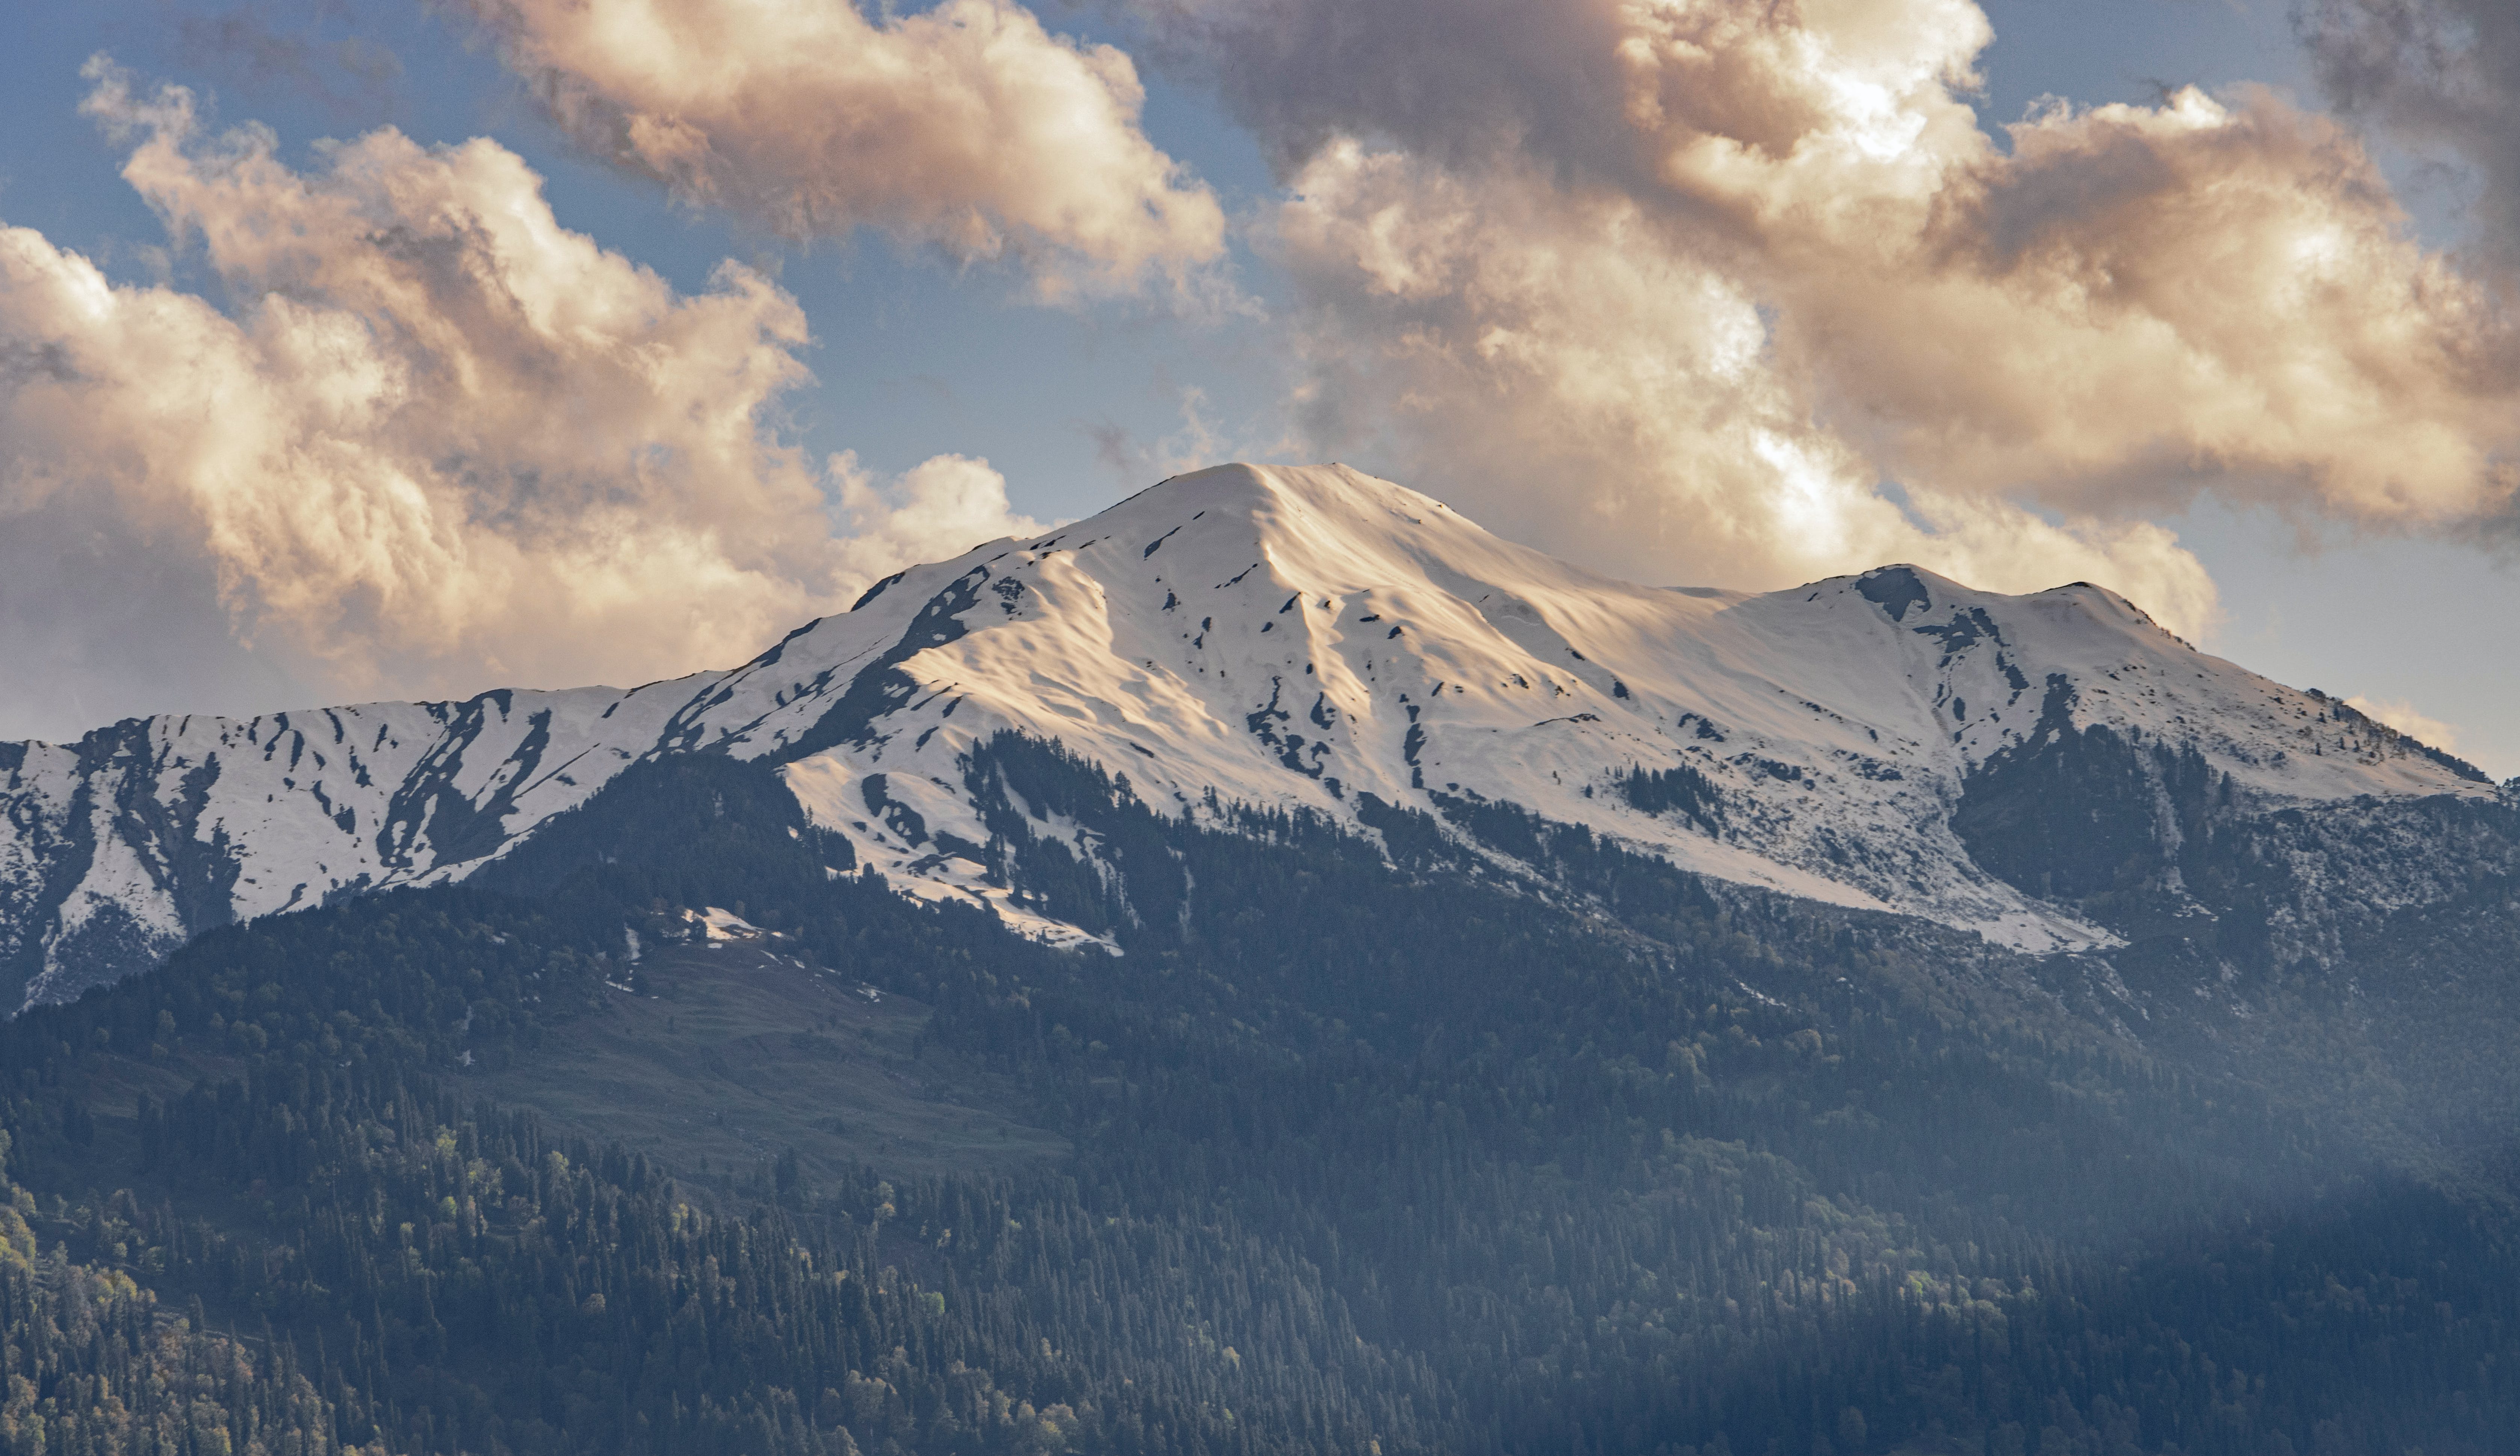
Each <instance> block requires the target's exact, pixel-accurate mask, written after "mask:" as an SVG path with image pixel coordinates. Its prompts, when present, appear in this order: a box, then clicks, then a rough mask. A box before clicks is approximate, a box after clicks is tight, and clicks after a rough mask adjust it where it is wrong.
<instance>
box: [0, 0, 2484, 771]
mask: <svg viewBox="0 0 2520 1456" xmlns="http://www.w3.org/2000/svg"><path fill="white" fill-rule="evenodd" d="M28 10H29V13H27V14H22V15H20V16H18V17H16V18H15V19H14V21H13V25H14V27H15V30H16V35H15V37H14V38H15V40H16V42H17V43H16V44H14V45H12V46H10V47H8V48H6V49H5V51H0V689H5V691H0V737H18V736H39V737H45V738H51V739H56V740H63V741H67V740H70V739H74V738H75V737H76V736H77V735H78V734H80V733H81V732H83V731H85V730H86V729H88V728H93V727H96V726H99V725H102V724H105V723H108V722H111V721H112V720H115V719H118V718H122V717H125V716H131V715H137V714H144V713H152V712H165V711H198V712H224V713H241V712H251V711H261V710H268V709H273V708H282V707H290V706H304V705H308V704H313V703H320V702H340V701H358V700H365V699H376V698H415V697H440V696H462V695H468V694H470V693H472V692H477V691H480V690H482V689H485V688H488V687H493V686H500V685H527V686H564V685H573V684H583V683H590V682H607V683H613V684H624V683H635V682H641V681H647V680H650V679H653V678H658V677H664V676H671V675H674V674H678V673H682V672H687V671H692V670H695V669H697V668H702V667H711V666H729V665H732V664H734V663H736V662H739V661H742V659H744V658H746V657H749V656H750V655H752V654H753V653H754V652H755V651H757V650H759V649H760V648H761V647H762V646H764V645H766V644H767V643H769V642H770V641H773V640H777V638H778V637H780V636H781V635H783V634H784V633H785V632H786V631H787V630H788V629H789V628H791V627H793V626H795V625H797V624H799V623H801V622H802V621H804V620H805V619H807V618H810V617H812V616H815V615H818V614H821V613H824V612H829V611H833V610H838V609H841V608H844V607H845V606H846V605H847V604H848V603H849V601H851V600H852V599H854V597H855V596H857V595H858V594H859V593H860V592H862V591H863V590H864V589H865V587H866V586H867V585H868V584H869V583H871V582H872V581H874V580H876V579H877V578H878V577H880V576H882V575H884V574H886V573H888V572H890V571H892V570H895V569H897V568H898V567H899V566H901V565H904V564H907V563H909V562H911V561H916V560H922V559H934V558H938V557H942V556H946V555H950V554H953V553H955V552H960V551H961V550H963V549H965V548H966V547H967V546H969V545H971V544H974V543H976V542H977V541H980V540H984V539H988V538H990V537H994V536H998V535H1003V534H1010V533H1019V532H1022V531H1027V530H1032V529H1036V528H1037V527H1038V526H1040V525H1042V524H1046V523H1049V522H1052V521H1057V520H1061V519H1067V518H1072V517H1075V516H1079V515H1084V514H1088V513H1091V512H1092V511H1094V510H1097V509H1099V508H1101V507H1103V506H1105V505H1108V504H1109V503H1111V502H1112V501H1115V500H1117V499H1119V498H1120V497H1122V496H1124V495H1126V494H1129V493H1131V492H1133V491H1135V490H1138V489H1141V488H1143V487H1145V486H1146V485H1148V484H1151V483H1153V482H1154V481H1155V480H1157V479H1160V478H1161V477H1163V476H1164V475H1166V474H1170V473H1174V472H1176V471H1179V470H1182V469H1186V468H1191V467H1193V466H1196V465H1200V464H1207V463H1217V462H1220V461H1224V460H1234V459H1242V460H1257V461H1280V462H1312V461H1324V460H1341V461H1345V462H1347V463H1351V464H1355V465H1357V466H1359V467H1360V468H1364V469H1367V470H1370V471H1372V472H1373V473H1375V474H1379V475H1384V476H1387V477H1389V478H1392V479H1395V480H1399V481H1401V482H1403V483H1405V484H1408V485H1411V486H1414V487H1416V488H1418V489H1420V490H1423V491H1426V492H1427V493H1429V494H1431V495H1434V496H1437V497H1439V498H1441V499H1443V500H1445V501H1447V502H1448V503H1450V504H1452V505H1453V506H1455V507H1458V508H1460V509H1462V510H1463V511H1464V512H1466V513H1468V514H1469V515H1471V516H1472V517H1473V518H1475V519H1478V520H1480V521H1482V522H1484V523H1485V524H1487V525H1489V526H1490V527H1491V528H1493V529H1496V530H1498V531H1499V532H1501V533H1502V534H1505V535H1507V536H1509V537H1512V538H1514V539H1517V540H1521V541H1524V542H1527V543H1529V544H1531V545H1533V546H1537V547H1540V548H1542V549H1544V550H1547V551H1550V552H1554V553H1556V554H1559V555H1562V556H1566V557H1568V558H1570V559H1574V560H1577V561H1580V562H1582V563H1584V564H1586V565H1588V566H1592V567H1594V568H1596V569H1598V570H1603V571H1607V572H1610V573H1613V574H1616V575H1619V576H1623V577H1627V578H1630V579H1634V580H1639V581H1644V582H1651V583H1657V584H1670V585H1682V584H1688V585H1718V586H1729V587H1740V588H1749V589H1757V590H1770V589H1778V588H1783V587H1788V586H1791V585H1794V584H1796V583H1799V582H1802V581H1806V580H1811V579H1814V578H1817V577H1821V576H1825V575H1831V574H1836V573H1840V572H1846V571H1855V570H1862V569H1865V568H1867V567H1869V566H1873V565H1878V564H1882V563H1884V562H1888V561H1894V560H1907V561H1914V562H1916V563H1918V564H1921V565H1924V566H1927V567H1929V568H1931V569H1934V570H1937V571H1941V572H1943V573H1945V574H1947V575H1950V576H1954V577H1957V578H1959V579H1962V580H1965V581H1968V582H1970V583H1972V584H1974V585H1978V586H1982V587H1987V588H1992V589H1996V590H2003V591H2035V590H2039V589H2041V588H2045V587H2048V586H2053V585H2058V584H2061V583H2063V582H2068V581H2076V580H2090V581H2096V582H2099V583H2101V584H2103V585H2106V586H2109V587H2111V588H2113V589H2115V590H2117V591H2120V592H2122V593H2124V594H2125V595H2126V596H2129V597H2131V598H2133V599H2134V600H2135V601H2137V602H2138V604H2139V605H2141V606H2143V607H2144V608H2145V609H2146V610H2148V611H2150V612H2151V613H2152V614H2153V615H2154V617H2155V618H2156V619H2157V620H2159V621H2160V622H2162V623H2163V625H2164V626H2166V627H2168V628H2170V629H2171V630H2173V631H2176V632H2178V633H2180V634H2181V635H2183V636H2184V637H2186V638H2188V639H2189V640H2192V641H2195V642H2197V643H2198V644H2199V645H2201V646H2203V647H2205V648H2206V649H2208V650H2210V651H2214V652H2217V653H2219V654H2222V655H2224V656H2228V657H2230V658H2232V659H2234V660H2236V661H2238V662H2241V663H2243V664H2245V665H2247V666H2249V667H2252V668H2254V669H2256V670H2258V671H2261V672H2264V673H2267V674H2269V675H2270V676H2273V677H2275V678H2278V679H2281V680H2283V681H2286V682H2289V683H2293V684H2298V685H2303V686H2317V687H2319V688H2322V689H2324V690H2326V691H2328V692H2331V693H2333V694H2336V695H2338V696H2342V697H2351V698H2352V699H2353V700H2355V701H2357V702H2358V703H2361V704H2363V705H2364V706H2365V707H2366V709H2367V711H2370V712H2372V713H2373V714H2374V716H2377V717H2381V718H2383V719H2384V720H2385V721H2389V722H2392V723H2395V724H2397V725H2398V726H2400V727H2402V728H2408V730H2410V731H2414V732H2416V733H2418V735H2420V736H2422V737H2424V738H2426V739H2427V740H2428V741H2431V742H2434V743H2436V744H2438V745H2441V746H2445V747H2448V748H2451V749H2452V750H2453V751H2454V752H2457V753H2459V754H2461V755H2463V756H2466V757H2468V758H2470V759H2471V760H2473V761H2474V762H2476V763H2477V764H2478V765H2479V766H2481V767H2483V768H2484V769H2486V770H2487V771H2488V772H2493V773H2495V774H2496V775H2497V776H2498V777H2507V776H2511V775H2514V774H2520V672H2515V671H2514V667H2515V665H2520V574H2515V565H2514V558H2513V543H2514V540H2515V531H2514V523H2515V520H2520V512H2515V505H2514V494H2515V491H2520V465H2515V464H2514V463H2513V451H2514V446H2515V443H2520V440H2515V437H2520V327H2515V324H2514V320H2513V316H2512V312H2511V304H2510V299H2511V297H2512V287H2513V284H2514V281H2515V279H2520V271H2515V270H2520V241H2516V240H2520V227H2514V226H2513V224H2514V223H2515V222H2520V85H2515V84H2513V82H2514V81H2515V80H2520V74H2515V72H2520V15H2515V14H2513V13H2510V12H2507V11H2506V10H2504V9H2503V8H2501V7H2499V6H2498V5H2496V4H2493V3H2491V0H2119V3H2115V4H2111V5H2107V6H2093V5H2089V4H2066V3H2059V0H1986V3H1983V4H1972V3H1969V0H1800V3H1799V4H1789V5H1776V4H1771V3H1765V0H1761V3H1756V4H1753V3H1748V0H1376V3H1375V4H1374V5H1373V6H1369V7H1359V6H1356V5H1354V4H1352V3H1350V0H1094V3H1083V4H1075V3H1063V0H1043V3H1039V4H1036V5H1034V6H1032V7H1031V8H1026V6H1024V5H1023V4H1020V3H1018V0H943V3H941V4H937V3H925V0H921V3H905V4H900V5H896V6H892V7H889V8H877V7H852V6H850V5H849V4H846V3H844V0H433V3H423V4H389V3H385V0H98V3H94V4H90V5H85V6H79V7H67V6H55V7H33V8H28Z"/></svg>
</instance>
